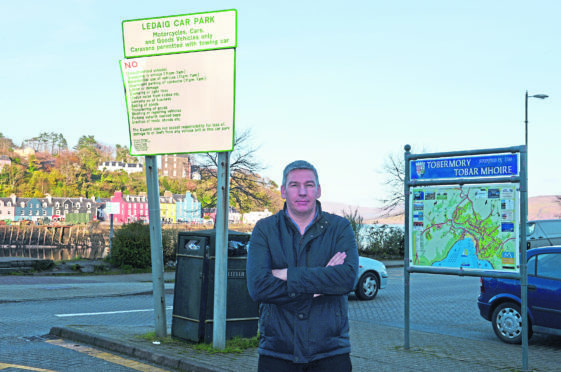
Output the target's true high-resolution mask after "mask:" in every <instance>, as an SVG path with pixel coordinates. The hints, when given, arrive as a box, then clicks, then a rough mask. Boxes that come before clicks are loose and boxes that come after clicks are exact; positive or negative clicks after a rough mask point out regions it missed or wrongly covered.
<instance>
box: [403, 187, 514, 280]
mask: <svg viewBox="0 0 561 372" xmlns="http://www.w3.org/2000/svg"><path fill="white" fill-rule="evenodd" d="M410 191H411V196H410V204H409V205H410V206H412V211H411V212H410V221H409V223H410V226H409V231H410V241H409V249H410V252H409V257H410V260H411V266H425V267H426V266H430V267H436V268H456V269H460V268H461V269H463V270H495V271H507V272H517V271H518V270H519V268H518V262H519V257H518V241H519V240H518V226H519V223H518V213H519V211H518V205H519V203H518V191H517V190H516V186H515V185H506V184H497V185H470V186H466V185H464V186H433V187H412V188H411V190H410Z"/></svg>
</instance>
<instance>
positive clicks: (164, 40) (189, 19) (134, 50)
mask: <svg viewBox="0 0 561 372" xmlns="http://www.w3.org/2000/svg"><path fill="white" fill-rule="evenodd" d="M123 46H124V52H125V58H133V57H147V56H155V55H162V54H174V53H185V52H197V51H203V50H215V49H227V48H236V47H237V11H236V10H235V9H231V10H222V11H216V12H205V13H194V14H183V15H175V16H167V17H159V18H145V19H133V20H127V21H123Z"/></svg>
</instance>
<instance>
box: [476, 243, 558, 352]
mask: <svg viewBox="0 0 561 372" xmlns="http://www.w3.org/2000/svg"><path fill="white" fill-rule="evenodd" d="M527 259H528V291H527V293H528V339H529V338H530V337H532V334H533V333H547V334H554V335H559V336H561V246H555V247H542V248H534V249H532V250H529V251H528V252H527ZM521 303H522V301H521V299H520V281H519V280H515V279H498V278H481V293H480V295H479V298H478V300H477V306H478V307H479V312H480V314H481V316H482V317H483V318H484V319H486V320H488V321H490V322H491V324H492V326H493V330H494V331H495V334H496V335H497V337H498V338H499V339H500V340H501V341H504V342H506V343H509V344H518V343H521V342H522V316H521V311H520V309H521Z"/></svg>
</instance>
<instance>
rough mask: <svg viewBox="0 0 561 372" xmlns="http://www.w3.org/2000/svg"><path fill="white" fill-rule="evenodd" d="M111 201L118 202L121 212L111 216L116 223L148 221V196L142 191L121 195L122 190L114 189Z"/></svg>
mask: <svg viewBox="0 0 561 372" xmlns="http://www.w3.org/2000/svg"><path fill="white" fill-rule="evenodd" d="M111 202H113V203H119V204H120V210H121V213H120V214H116V215H114V217H113V218H114V221H115V222H116V223H129V222H135V221H144V222H148V197H147V196H146V195H145V194H144V193H143V194H141V195H124V196H123V192H122V191H115V194H114V195H113V196H112V197H111Z"/></svg>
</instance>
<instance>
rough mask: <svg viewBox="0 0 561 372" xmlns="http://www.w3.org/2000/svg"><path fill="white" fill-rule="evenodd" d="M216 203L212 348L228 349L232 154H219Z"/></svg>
mask: <svg viewBox="0 0 561 372" xmlns="http://www.w3.org/2000/svg"><path fill="white" fill-rule="evenodd" d="M217 177H218V179H217V192H218V194H217V201H216V262H215V264H214V265H215V269H214V273H215V275H214V314H213V316H214V318H213V325H212V326H213V330H212V346H213V347H215V348H217V349H224V348H225V347H226V305H227V304H226V297H227V292H228V277H227V275H228V204H229V200H230V198H229V194H230V192H229V190H230V153H229V152H220V153H218V174H217Z"/></svg>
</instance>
